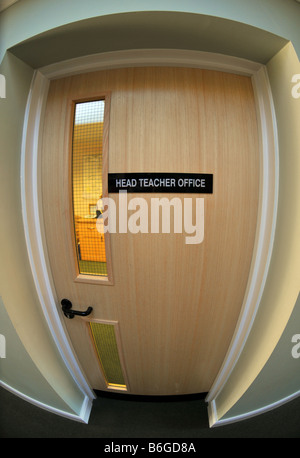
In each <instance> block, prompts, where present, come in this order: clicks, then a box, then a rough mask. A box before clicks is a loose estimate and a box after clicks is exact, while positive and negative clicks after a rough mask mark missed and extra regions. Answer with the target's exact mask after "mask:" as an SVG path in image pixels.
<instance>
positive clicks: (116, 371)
mask: <svg viewBox="0 0 300 458" xmlns="http://www.w3.org/2000/svg"><path fill="white" fill-rule="evenodd" d="M89 325H90V329H91V332H92V336H93V340H94V344H95V347H96V350H97V354H98V358H99V361H100V365H101V368H102V372H103V374H104V377H105V380H106V383H107V387H108V388H114V389H121V390H126V383H125V379H124V376H123V372H122V367H121V362H120V358H119V352H118V345H117V341H116V335H115V326H114V325H113V324H106V323H95V322H90V323H89Z"/></svg>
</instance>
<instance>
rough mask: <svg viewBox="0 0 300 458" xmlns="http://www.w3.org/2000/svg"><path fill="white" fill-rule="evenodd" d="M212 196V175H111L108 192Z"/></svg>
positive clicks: (109, 176)
mask: <svg viewBox="0 0 300 458" xmlns="http://www.w3.org/2000/svg"><path fill="white" fill-rule="evenodd" d="M119 191H127V192H147V193H149V192H158V193H163V192H169V193H194V194H212V192H213V175H212V174H210V173H109V174H108V192H109V193H114V192H119Z"/></svg>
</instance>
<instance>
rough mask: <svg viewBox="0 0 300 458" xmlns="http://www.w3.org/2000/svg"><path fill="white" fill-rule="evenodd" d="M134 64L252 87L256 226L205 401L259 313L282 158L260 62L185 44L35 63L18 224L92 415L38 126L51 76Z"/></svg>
mask: <svg viewBox="0 0 300 458" xmlns="http://www.w3.org/2000/svg"><path fill="white" fill-rule="evenodd" d="M134 66H139V67H141V66H173V67H174V66H176V67H193V68H203V69H209V70H218V71H223V72H229V73H237V74H241V75H247V76H250V77H251V79H252V84H253V88H254V93H255V99H256V107H257V117H258V124H259V141H260V171H261V173H260V201H259V209H258V211H259V213H258V223H257V233H256V240H255V246H254V252H253V259H252V265H251V271H250V274H249V279H248V285H247V289H246V293H245V297H244V302H243V304H242V307H241V312H240V316H239V320H238V323H237V326H236V329H235V332H234V335H233V338H232V341H231V344H230V347H229V350H228V352H227V354H226V357H225V359H224V361H223V364H222V367H221V369H220V371H219V374H218V376H217V377H216V380H215V382H214V383H213V386H212V387H211V389H210V391H209V393H208V396H207V399H206V400H207V402H208V403H212V404H213V403H214V400H215V398H216V396H217V395H218V393H220V391H221V390H222V387H223V386H224V384H225V383H226V380H227V379H228V377H229V375H230V374H231V372H232V370H233V368H234V367H235V365H236V363H237V361H238V359H239V356H240V354H241V351H242V349H243V347H244V345H245V343H246V340H247V337H248V335H249V332H250V330H251V327H252V324H253V321H254V318H255V316H256V313H257V310H258V307H259V304H260V299H261V296H262V293H263V290H264V286H265V281H266V277H267V273H268V269H269V264H270V258H271V254H272V248H273V240H274V233H275V224H276V215H277V201H278V182H279V160H278V142H277V126H276V118H275V112H274V107H273V100H272V94H271V89H270V85H269V80H268V75H267V71H266V68H265V66H264V65H261V64H258V63H256V62H251V61H248V60H245V59H240V58H236V57H231V56H225V55H222V54H214V53H207V52H200V51H185V50H159V49H154V50H152V49H147V50H126V51H117V52H110V53H103V54H95V55H91V56H85V57H81V58H76V59H71V60H68V61H65V62H60V63H57V64H52V65H49V66H47V67H43V68H40V69H38V70H36V71H35V74H34V77H33V80H32V84H31V89H30V93H29V97H28V101H27V107H26V113H25V119H24V127H23V139H22V152H21V195H22V211H23V224H24V231H25V237H26V244H27V250H28V255H29V259H30V265H31V269H32V275H33V279H34V282H35V286H36V290H37V293H38V296H39V300H40V303H41V307H42V310H43V312H44V315H45V318H46V321H47V324H48V326H49V329H50V332H51V334H52V336H53V339H54V341H55V343H56V345H57V348H58V349H59V351H60V354H61V356H62V358H63V360H64V363H65V365H66V367H67V369H68V371H69V372H70V374H71V375H72V376H73V378H74V380H75V381H76V383H77V384H78V387H79V388H80V390H82V392H83V393H84V395H85V399H86V402H85V405H86V411H83V412H82V418H86V417H87V416H88V415H89V409H90V408H91V404H92V400H93V399H94V398H95V394H94V392H93V390H92V388H91V387H90V385H89V383H88V381H87V378H86V376H85V374H84V373H83V371H82V369H81V367H80V364H79V362H78V360H77V357H76V355H75V353H74V351H73V347H72V344H71V342H70V340H69V338H68V334H67V331H66V329H65V325H64V323H63V320H62V319H61V310H60V307H59V305H58V300H57V297H56V292H55V288H54V284H53V281H52V275H51V270H50V267H49V262H48V254H47V247H46V243H45V235H44V228H43V209H42V202H41V184H40V180H41V174H40V155H41V145H40V137H41V129H42V126H43V119H44V110H45V105H46V100H47V95H48V88H49V84H50V81H51V80H52V79H57V78H62V77H65V76H69V75H74V74H79V73H86V72H90V71H97V70H105V69H112V68H122V67H134Z"/></svg>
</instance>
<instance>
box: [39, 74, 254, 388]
mask: <svg viewBox="0 0 300 458" xmlns="http://www.w3.org/2000/svg"><path fill="white" fill-rule="evenodd" d="M107 92H109V93H110V94H111V95H110V98H111V103H110V112H109V124H108V125H107V129H108V132H107V136H106V142H107V153H108V154H107V155H106V159H105V160H106V164H105V167H106V170H108V171H109V172H116V173H118V172H182V173H184V172H195V173H212V174H213V175H214V192H213V194H211V195H204V196H203V195H202V196H195V195H194V196H192V195H184V196H183V195H179V194H177V195H176V196H175V195H172V194H170V195H169V194H164V195H163V196H161V195H156V197H164V198H166V197H167V198H170V199H171V198H173V197H178V198H180V199H183V198H184V197H185V198H187V197H192V198H193V204H194V205H195V198H196V197H204V208H205V220H204V230H205V233H204V241H203V242H202V243H201V244H198V245H197V244H193V245H188V244H186V243H185V237H186V235H187V234H185V233H182V234H174V233H173V231H172V230H171V234H163V233H159V234H151V233H149V234H142V233H138V234H132V233H126V234H118V233H116V234H110V243H109V247H108V249H109V250H111V260H110V261H109V262H108V265H109V268H110V269H111V270H112V273H113V278H114V281H113V285H109V286H107V285H105V284H88V283H85V282H81V283H79V282H75V281H74V267H72V266H74V262H75V261H74V259H76V258H75V257H74V256H75V253H74V240H72V236H71V224H70V215H71V212H70V175H69V165H70V125H71V110H72V104H73V101H74V100H79V99H84V98H89V97H91V98H92V97H95V96H97V94H99V95H101V94H103V93H107ZM255 113H256V111H255V103H254V97H253V90H252V85H251V80H250V78H248V77H245V76H239V75H233V74H229V73H222V72H217V71H208V70H199V69H190V68H189V69H187V68H159V67H157V68H151V67H148V68H130V69H119V70H108V71H101V72H95V73H88V74H84V75H77V76H73V77H68V78H64V79H61V80H55V81H53V82H52V83H51V85H50V91H49V97H48V102H47V109H46V117H45V125H44V134H43V152H42V170H43V172H42V181H43V183H42V187H43V202H44V204H43V210H44V223H45V228H46V235H47V245H48V251H49V258H50V264H51V269H52V274H53V278H54V282H55V288H56V291H57V295H58V298H59V300H61V299H62V298H63V297H67V298H69V299H70V300H71V301H72V303H73V307H74V308H75V309H80V308H82V309H85V308H86V307H87V306H93V308H94V311H93V315H92V318H94V319H101V320H109V321H111V320H112V321H116V322H118V327H119V342H120V346H121V348H122V355H123V361H124V367H126V374H127V377H128V382H129V386H130V392H131V393H135V394H150V395H155V394H159V395H164V394H169V395H172V394H185V393H198V392H207V391H209V389H210V387H211V385H212V383H213V381H214V378H215V377H216V374H217V372H218V370H219V368H220V366H221V364H222V362H223V359H224V356H225V354H226V351H227V349H228V346H229V344H230V341H231V338H232V335H233V332H234V329H235V325H236V322H237V319H238V316H239V313H240V309H241V305H242V302H243V298H244V294H245V289H246V285H247V281H248V275H249V269H250V264H251V260H252V252H253V246H254V238H255V233H256V223H257V208H258V197H259V189H258V188H259V173H260V171H259V157H258V136H257V121H256V114H255ZM110 197H112V198H113V199H114V200H115V202H116V206H117V209H118V195H110ZM131 197H133V196H131ZM134 197H137V196H134ZM138 197H143V198H144V199H145V200H146V201H147V203H148V206H149V208H150V206H151V197H153V196H151V195H150V196H149V195H148V194H141V195H138ZM128 199H129V197H128ZM182 202H183V201H182ZM194 211H195V207H194ZM131 213H132V212H130V211H129V213H128V214H129V215H130V214H131ZM171 222H172V219H171ZM171 228H172V224H171ZM72 244H73V245H72ZM81 321H83V320H80V318H76V319H74V320H65V322H66V326H67V328H68V332H69V334H70V337H71V340H72V342H73V345H74V348H75V351H76V353H77V355H78V358H79V360H80V362H81V364H82V367H83V368H84V370H85V372H86V374H87V376H88V378H89V380H90V382H91V385H92V386H93V387H94V388H95V389H105V384H104V381H103V379H102V378H101V372H100V370H98V369H97V358H96V356H95V353H94V352H93V351H92V348H91V347H92V346H91V343H90V342H89V337H88V335H87V333H86V330H85V323H83V322H81Z"/></svg>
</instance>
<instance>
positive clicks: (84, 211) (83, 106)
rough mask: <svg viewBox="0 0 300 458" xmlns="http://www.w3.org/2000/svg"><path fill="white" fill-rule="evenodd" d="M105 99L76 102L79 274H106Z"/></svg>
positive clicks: (75, 192) (74, 155)
mask: <svg viewBox="0 0 300 458" xmlns="http://www.w3.org/2000/svg"><path fill="white" fill-rule="evenodd" d="M104 106H105V101H104V100H95V101H89V102H80V103H76V104H75V113H74V126H73V143H72V190H73V215H74V230H75V241H76V253H77V262H78V269H79V273H80V274H87V275H98V276H107V268H106V254H105V241H104V229H103V220H102V216H101V214H102V212H103V207H102V146H103V122H104Z"/></svg>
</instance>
